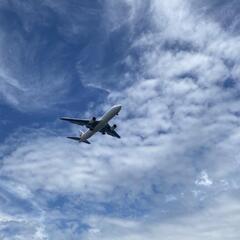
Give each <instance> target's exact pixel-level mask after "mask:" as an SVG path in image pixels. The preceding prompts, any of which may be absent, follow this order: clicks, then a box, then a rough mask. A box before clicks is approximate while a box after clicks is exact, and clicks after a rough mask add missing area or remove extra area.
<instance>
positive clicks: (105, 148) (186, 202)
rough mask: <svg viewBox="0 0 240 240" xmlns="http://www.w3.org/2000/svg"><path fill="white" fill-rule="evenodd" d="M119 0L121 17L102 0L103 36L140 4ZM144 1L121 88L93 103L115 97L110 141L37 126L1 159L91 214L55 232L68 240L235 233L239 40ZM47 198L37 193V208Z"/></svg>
mask: <svg viewBox="0 0 240 240" xmlns="http://www.w3.org/2000/svg"><path fill="white" fill-rule="evenodd" d="M120 5H121V9H122V8H123V9H125V8H127V15H128V17H127V18H126V19H125V20H126V21H125V22H124V23H121V20H122V16H118V15H116V18H114V19H112V17H111V14H112V15H114V14H113V13H114V12H118V9H119V5H118V4H116V3H113V2H111V3H110V4H107V3H106V6H105V8H106V9H107V10H106V15H107V17H109V16H110V18H111V19H112V21H113V22H111V23H110V24H112V25H111V26H112V27H111V31H109V36H111V32H112V34H115V33H116V32H117V31H120V29H121V26H122V24H126V25H131V24H132V26H131V27H132V28H133V29H135V24H136V22H138V20H139V18H136V17H135V16H139V15H138V11H139V9H145V5H144V6H142V7H140V5H141V4H140V3H139V2H138V1H126V3H122V4H120ZM147 9H148V13H149V14H148V15H147V17H146V18H147V19H146V20H148V21H149V23H150V25H151V26H150V27H149V29H150V30H147V29H145V30H144V31H141V33H139V34H136V35H134V34H133V35H132V39H131V44H130V45H129V47H128V49H127V54H126V55H125V56H124V57H123V56H121V63H124V66H126V68H124V69H125V70H124V76H126V78H124V84H122V85H119V84H118V83H116V87H114V83H113V86H112V87H111V93H110V94H109V96H108V99H107V101H106V102H107V103H106V104H104V105H103V106H100V108H101V110H107V109H108V108H109V107H110V106H111V105H112V104H115V103H116V102H118V103H121V104H122V105H123V109H122V111H121V113H120V116H119V118H118V119H117V120H116V122H117V124H118V125H119V132H120V134H121V135H122V138H121V140H119V141H117V140H116V141H114V139H111V138H110V137H107V136H106V137H104V141H103V138H102V136H95V138H94V139H93V140H92V141H93V143H94V144H92V145H91V146H87V145H78V144H75V143H72V142H67V140H65V139H63V138H62V137H60V136H59V137H56V133H55V130H52V131H51V130H49V129H41V134H39V132H40V131H36V132H35V133H30V134H28V135H23V136H19V138H18V141H17V143H15V140H14V139H12V140H9V142H8V144H9V145H11V144H13V146H15V148H14V149H13V148H12V149H10V150H9V151H7V152H8V154H5V155H4V156H3V157H2V160H3V163H4V164H3V167H2V170H1V177H4V178H10V179H12V180H13V181H15V182H17V183H18V184H20V185H23V186H25V187H26V189H29V191H30V193H31V194H33V196H38V193H39V192H43V193H44V194H46V195H48V194H49V196H55V197H56V198H58V197H59V196H65V197H66V198H68V199H72V198H74V201H76V198H80V200H81V201H82V202H90V205H88V206H90V207H94V209H95V210H96V209H97V210H96V213H95V215H94V214H93V213H91V214H89V212H90V210H86V211H85V212H84V213H83V212H81V213H82V215H81V219H80V220H79V222H78V224H77V226H78V230H76V228H77V227H76V228H74V227H73V226H72V225H71V224H70V225H71V226H68V227H67V230H66V231H65V232H64V234H66V236H72V238H73V239H75V238H77V237H76V236H77V234H78V235H79V236H80V235H81V234H83V239H86V238H91V239H139V240H140V239H147V238H151V239H159V236H163V237H164V236H166V237H168V238H169V239H176V237H178V238H180V239H194V240H195V239H196V240H198V239H200V238H201V239H202V238H206V239H209V240H210V239H221V237H222V238H223V239H228V238H230V237H231V238H232V239H237V237H238V236H239V234H240V233H239V231H238V229H237V224H238V222H239V204H238V202H237V201H236V200H235V199H234V197H233V196H234V194H236V191H237V190H239V187H240V186H239V177H238V174H237V173H238V171H239V167H240V165H239V160H238V158H239V152H238V146H239V141H240V140H239V123H238V118H239V110H238V105H239V97H238V89H239V84H238V62H239V56H238V54H237V52H238V51H237V49H239V48H240V45H239V37H238V36H236V35H232V34H230V33H229V32H226V31H225V30H224V29H223V28H222V27H221V25H220V24H218V22H216V21H213V20H210V19H207V20H206V19H205V18H203V17H202V15H201V14H197V11H195V9H194V6H191V5H189V1H179V0H174V1H171V2H169V1H161V2H159V1H152V2H151V4H150V5H148V6H147ZM140 12H141V11H140ZM193 13H194V14H193ZM107 17H106V19H107ZM136 19H138V20H136ZM135 20H136V22H135ZM136 52H138V53H140V54H139V55H137V56H136ZM130 76H132V77H133V76H134V80H132V79H130ZM106 81H108V79H107V80H106ZM86 83H87V82H86ZM89 83H91V84H95V83H96V84H97V85H98V81H97V82H95V81H93V82H92V79H90V80H89ZM101 86H102V87H104V86H109V85H108V83H107V84H106V85H105V83H103V84H102V85H101ZM119 86H120V87H119ZM76 129H77V128H73V129H72V130H73V131H75V130H76ZM69 131H70V130H69ZM64 134H65V132H64ZM5 148H6V149H8V146H6V147H5ZM223 193H224V194H223ZM44 194H43V195H44ZM223 195H226V196H227V197H222V196H223ZM218 198H219V200H217V199H218ZM69 201H70V202H71V201H72V200H69ZM74 201H73V202H74ZM46 202H48V199H47V198H45V197H44V196H42V197H41V206H46V205H47V203H46ZM76 202H77V203H79V201H76ZM213 203H214V204H216V206H213ZM70 205H71V208H73V209H77V210H79V208H78V207H77V204H74V203H72V202H71V204H70ZM47 209H49V208H47ZM49 211H50V210H49ZM51 213H52V212H51ZM52 214H53V213H52ZM89 215H90V216H89ZM53 216H54V217H53V218H51V217H50V216H49V215H47V218H48V219H50V220H49V224H50V226H51V227H50V228H48V229H47V230H48V231H49V234H52V235H51V236H55V237H56V236H59V232H61V230H60V229H59V228H58V226H56V224H54V222H56V221H57V220H59V219H62V218H63V216H64V213H63V212H62V211H61V209H59V211H58V213H57V214H56V212H55V215H54V214H53ZM71 216H73V219H74V222H75V219H76V216H75V215H74V214H73V213H72V211H70V214H69V215H68V217H69V218H71ZM139 216H141V218H143V220H139V218H138V217H139ZM65 220H66V219H65ZM51 224H52V225H51ZM84 224H85V225H84ZM191 224H192V227H190V225H191ZM79 225H84V226H85V227H83V228H81V230H79ZM109 226H110V227H109ZM71 234H73V235H71ZM229 236H230V237H229ZM84 237H85V238H84Z"/></svg>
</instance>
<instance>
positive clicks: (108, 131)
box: [100, 124, 121, 138]
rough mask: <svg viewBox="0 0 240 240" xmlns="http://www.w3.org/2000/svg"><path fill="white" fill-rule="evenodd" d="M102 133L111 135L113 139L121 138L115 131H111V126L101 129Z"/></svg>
mask: <svg viewBox="0 0 240 240" xmlns="http://www.w3.org/2000/svg"><path fill="white" fill-rule="evenodd" d="M100 132H101V133H107V134H108V135H110V136H112V137H116V138H121V137H120V136H119V134H118V133H117V132H116V131H115V130H112V129H111V127H110V125H109V124H107V125H106V126H105V127H104V128H103V129H101V131H100Z"/></svg>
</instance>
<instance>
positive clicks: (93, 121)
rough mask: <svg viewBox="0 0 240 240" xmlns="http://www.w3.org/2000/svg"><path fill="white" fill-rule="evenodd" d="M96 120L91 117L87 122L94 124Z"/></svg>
mask: <svg viewBox="0 0 240 240" xmlns="http://www.w3.org/2000/svg"><path fill="white" fill-rule="evenodd" d="M96 120H97V119H96V117H93V118H92V119H91V120H90V121H89V123H90V124H93V123H95V122H96Z"/></svg>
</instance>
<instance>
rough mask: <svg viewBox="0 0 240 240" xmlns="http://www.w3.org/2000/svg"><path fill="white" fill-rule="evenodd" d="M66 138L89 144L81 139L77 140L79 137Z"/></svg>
mask: <svg viewBox="0 0 240 240" xmlns="http://www.w3.org/2000/svg"><path fill="white" fill-rule="evenodd" d="M67 138H69V139H72V140H75V141H78V142H84V143H87V144H91V143H90V142H89V141H88V140H81V138H79V137H67Z"/></svg>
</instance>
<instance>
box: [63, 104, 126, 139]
mask: <svg viewBox="0 0 240 240" xmlns="http://www.w3.org/2000/svg"><path fill="white" fill-rule="evenodd" d="M121 108H122V106H121V105H116V106H113V107H112V108H111V109H110V110H109V111H108V112H106V113H105V114H104V115H103V116H102V117H101V118H100V119H99V120H97V119H96V117H93V118H92V119H90V120H88V119H77V118H68V117H62V118H60V119H61V120H64V121H68V122H71V123H74V124H78V125H81V126H85V127H87V128H88V130H87V131H86V132H81V133H80V136H79V137H67V138H70V139H72V140H76V141H78V142H84V143H87V144H90V142H89V141H88V139H89V138H90V137H91V136H93V135H94V134H95V133H96V132H101V133H102V134H106V133H107V134H108V135H111V136H112V137H116V138H120V136H119V135H118V133H117V132H116V131H115V129H116V128H117V125H116V124H114V125H112V126H110V125H109V123H108V122H109V121H110V120H111V119H112V118H113V117H115V116H116V115H118V113H119V112H120V110H121Z"/></svg>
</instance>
